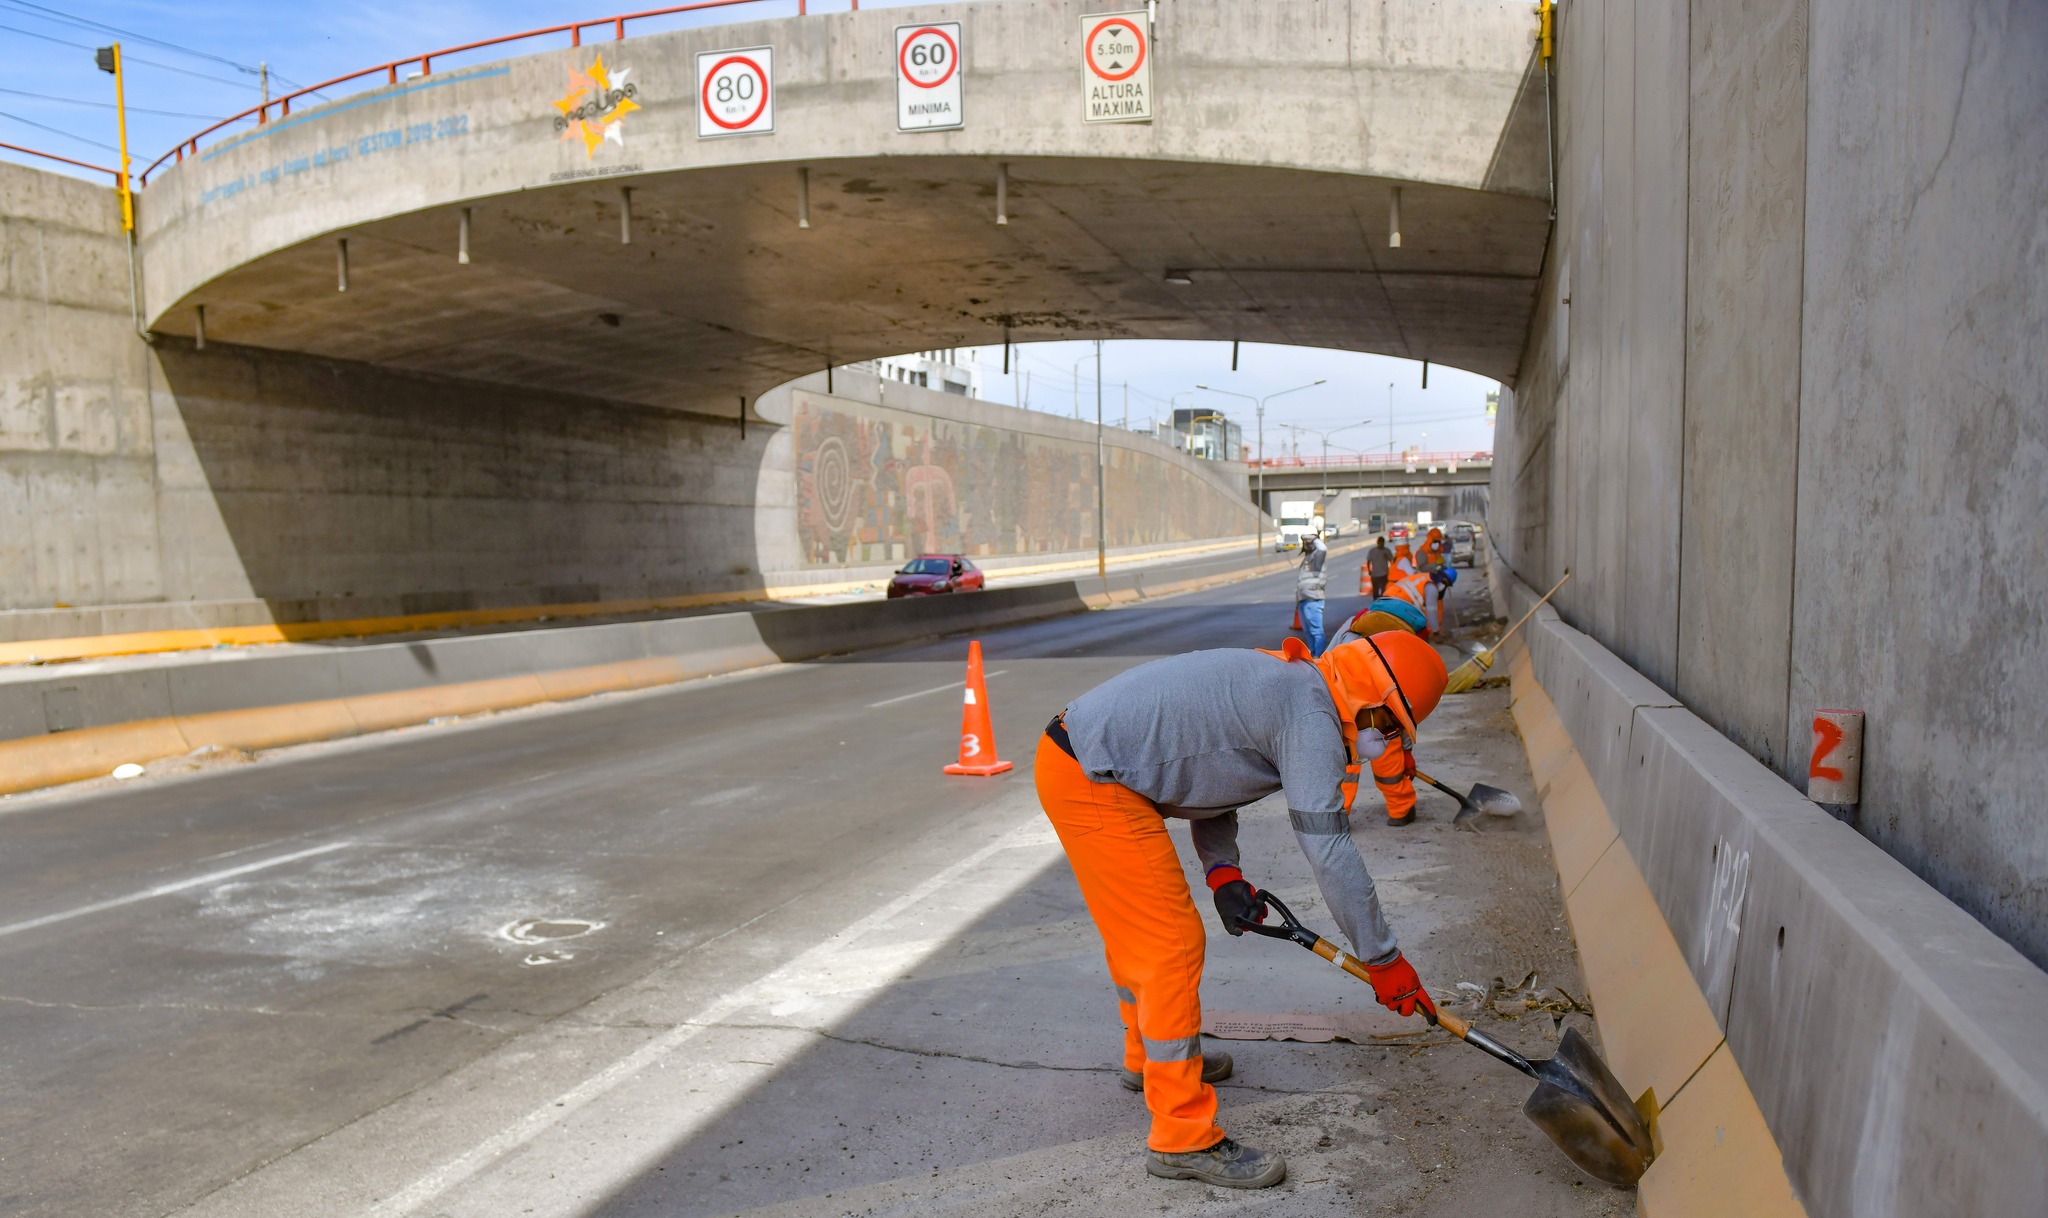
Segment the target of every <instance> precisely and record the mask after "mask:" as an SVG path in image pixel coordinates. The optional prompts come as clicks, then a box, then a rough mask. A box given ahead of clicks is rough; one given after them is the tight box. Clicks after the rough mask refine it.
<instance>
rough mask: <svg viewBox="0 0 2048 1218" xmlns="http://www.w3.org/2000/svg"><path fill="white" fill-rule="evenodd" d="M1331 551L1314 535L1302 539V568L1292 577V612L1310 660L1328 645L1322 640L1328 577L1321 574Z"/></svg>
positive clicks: (1321, 652) (1304, 536)
mask: <svg viewBox="0 0 2048 1218" xmlns="http://www.w3.org/2000/svg"><path fill="white" fill-rule="evenodd" d="M1329 556H1330V548H1329V547H1328V546H1326V545H1324V544H1323V539H1322V538H1320V537H1317V536H1316V535H1315V534H1314V533H1306V534H1303V535H1302V538H1301V568H1300V569H1299V570H1297V571H1296V572H1295V573H1294V611H1295V613H1296V614H1297V615H1298V616H1300V618H1301V633H1302V636H1303V637H1304V638H1305V639H1307V640H1308V653H1309V655H1311V656H1319V655H1321V654H1323V648H1324V647H1325V646H1326V645H1327V644H1326V641H1325V639H1324V637H1323V586H1324V585H1325V584H1327V583H1329V577H1328V576H1326V575H1324V574H1323V564H1324V563H1325V562H1327V561H1329Z"/></svg>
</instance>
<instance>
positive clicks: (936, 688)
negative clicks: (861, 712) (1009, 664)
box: [868, 668, 1010, 710]
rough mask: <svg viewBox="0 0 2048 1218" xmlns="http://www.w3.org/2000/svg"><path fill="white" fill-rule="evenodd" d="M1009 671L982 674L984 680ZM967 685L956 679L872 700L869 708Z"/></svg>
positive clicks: (998, 670)
mask: <svg viewBox="0 0 2048 1218" xmlns="http://www.w3.org/2000/svg"><path fill="white" fill-rule="evenodd" d="M1008 671H1010V670H1009V669H1007V668H998V669H996V670H995V671H994V672H991V673H985V674H983V676H982V680H984V681H986V680H988V679H989V678H990V677H1000V676H1002V675H1003V674H1004V673H1006V672H1008ZM966 685H967V682H965V681H955V682H953V683H952V684H950V685H938V686H934V687H932V688H931V689H920V690H918V691H917V692H916V693H914V694H898V695H896V696H895V697H893V698H884V699H882V700H881V701H880V702H870V703H868V709H869V710H873V709H875V708H876V707H878V706H888V705H890V704H891V703H895V702H908V701H910V700H911V699H912V698H922V697H924V696H925V695H926V694H942V693H945V692H946V691H947V690H949V689H962V688H965V687H966Z"/></svg>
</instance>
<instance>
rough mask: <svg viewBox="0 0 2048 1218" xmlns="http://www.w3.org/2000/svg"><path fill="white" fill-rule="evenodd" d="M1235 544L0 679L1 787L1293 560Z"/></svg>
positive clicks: (1053, 606)
mask: <svg viewBox="0 0 2048 1218" xmlns="http://www.w3.org/2000/svg"><path fill="white" fill-rule="evenodd" d="M1294 561H1295V560H1294V559H1292V558H1291V557H1290V558H1279V559H1268V558H1264V557H1262V558H1261V559H1260V560H1259V561H1257V562H1254V561H1251V560H1250V559H1249V558H1248V556H1246V555H1244V554H1243V553H1238V554H1234V555H1221V556H1216V557H1211V558H1207V559H1200V560H1196V561H1193V562H1188V563H1181V564H1175V565H1173V566H1171V567H1160V568H1150V569H1139V570H1131V571H1123V572H1113V573H1111V574H1110V576H1109V578H1108V579H1107V580H1097V579H1089V580H1086V581H1076V580H1063V581H1059V582H1055V583H1045V584H1027V585H1024V586H1021V587H1015V588H997V589H991V590H990V591H987V592H981V593H976V594H973V595H968V596H944V597H916V598H909V599H904V600H893V601H892V600H880V601H859V602H853V603H850V604H842V605H805V606H793V607H785V608H778V609H773V610H766V609H764V610H743V611H739V612H733V613H719V614H710V615H706V616H701V617H688V618H664V619H656V620H651V621H639V622H620V623H613V624H607V625H598V626H572V627H562V628H554V629H542V630H525V631H517V632H511V633H502V634H486V635H471V636H466V637H457V638H440V639H429V640H423V641H418V642H405V643H379V644H367V645H363V646H352V647H335V648H330V649H320V650H292V651H284V650H278V651H271V650H267V649H266V650H256V651H251V652H237V653H232V654H226V655H223V654H220V653H207V652H200V653H195V654H188V655H179V656H171V657H165V658H164V659H163V660H162V661H159V662H153V663H151V664H149V665H146V666H138V667H132V668H114V669H110V670H106V671H91V670H83V671H66V667H67V666H62V665H60V666H56V667H55V668H39V669H35V670H16V671H14V672H11V673H9V674H8V676H9V677H10V678H11V679H8V680H4V681H0V792H12V791H26V790H33V789H35V788H38V787H47V786H53V785H56V784H58V783H64V782H75V781H78V780H80V779H84V778H94V777H99V776H101V775H104V774H106V773H107V772H108V771H110V770H111V769H113V767H114V766H116V765H119V764H121V763H123V762H149V761H153V760H156V759H159V758H163V757H170V756H176V755H177V754H180V753H184V752H188V751H190V750H192V749H195V748H199V747H201V746H203V745H208V744H218V745H229V746H234V747H237V748H248V749H258V748H274V747H277V746H278V745H282V744H292V743H301V742H305V741H309V740H327V739H334V738H338V737H342V736H353V735H359V734H362V733H365V732H374V731H382V730H384V729H387V728H393V727H403V726H406V725H409V724H415V723H425V722H427V721H429V720H431V719H435V718H439V717H443V716H449V715H467V714H475V713H478V712H481V711H487V710H506V709H510V708H513V707H519V706H530V705H533V704H535V703H539V702H549V701H559V700H562V699H566V698H578V697H587V696H589V695H592V694H597V693H605V692H611V691H616V690H624V689H640V688H646V687H649V686H655V685H665V684H669V683H672V682H676V681H683V680H688V679H691V678H694V677H704V676H712V675H716V674H718V673H726V672H735V671H738V670H740V669H744V668H753V667H757V666H760V665H763V664H773V663H778V662H786V661H795V660H811V659H817V658H820V657H823V656H828V655H837V654H842V653H845V652H852V651H860V650H866V649H870V648H876V647H887V646H892V645H895V644H898V643H905V642H910V641H912V640H916V639H922V638H931V637H934V636H938V635H945V634H954V633H959V632H962V631H968V630H988V629H995V628H999V627H1003V626H1010V625H1015V624H1018V623H1020V622H1027V621H1033V620H1037V619H1040V618H1047V617H1057V616H1060V615H1062V614H1067V613H1078V612H1081V611H1084V610H1086V609H1089V608H1099V607H1103V606H1107V605H1111V604H1123V603H1129V602H1132V601H1137V600H1143V599H1147V598H1150V597H1157V596H1166V595H1171V594H1173V593H1177V592H1185V591H1191V590H1193V589H1196V588H1200V587H1206V586H1210V585H1213V584H1218V583H1226V582H1230V581H1234V580H1239V579H1246V578H1250V577H1252V576H1256V575H1263V574H1268V573H1271V572H1274V571H1278V570H1282V569H1285V568H1289V567H1292V566H1293V565H1294Z"/></svg>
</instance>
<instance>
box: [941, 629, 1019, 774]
mask: <svg viewBox="0 0 2048 1218" xmlns="http://www.w3.org/2000/svg"><path fill="white" fill-rule="evenodd" d="M1009 768H1010V763H1009V762H1007V761H999V760H997V759H996V726H995V723H994V722H993V721H991V720H990V719H989V717H988V681H987V680H986V679H984V678H983V677H982V675H981V640H980V639H976V640H974V641H973V642H971V643H969V644H967V700H966V702H965V703H964V704H963V705H962V706H961V708H960V760H959V761H958V762H957V763H956V764H953V765H949V766H947V767H946V773H948V774H979V775H980V776H982V777H983V778H987V777H988V776H989V775H991V774H1000V773H1002V772H1003V771H1004V770H1007V769H1009Z"/></svg>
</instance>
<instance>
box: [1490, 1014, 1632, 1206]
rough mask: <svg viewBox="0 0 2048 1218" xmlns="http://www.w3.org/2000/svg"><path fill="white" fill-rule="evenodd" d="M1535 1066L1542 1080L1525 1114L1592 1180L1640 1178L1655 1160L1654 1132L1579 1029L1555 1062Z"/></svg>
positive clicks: (1620, 1182)
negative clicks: (1651, 1141)
mask: <svg viewBox="0 0 2048 1218" xmlns="http://www.w3.org/2000/svg"><path fill="white" fill-rule="evenodd" d="M1535 1065H1536V1073H1537V1078H1538V1079H1539V1080H1540V1081H1539V1082H1538V1083H1537V1086H1536V1090H1535V1091H1534V1092H1532V1093H1530V1096H1529V1100H1528V1102H1527V1103H1525V1104H1523V1105H1522V1115H1524V1116H1526V1117H1528V1118H1529V1121H1530V1123H1532V1124H1534V1125H1535V1126H1536V1127H1537V1128H1538V1129H1541V1130H1542V1131H1543V1132H1544V1134H1545V1135H1547V1136H1548V1137H1549V1138H1550V1140H1551V1141H1552V1142H1555V1143H1556V1144H1557V1148H1558V1149H1559V1150H1561V1151H1563V1152H1564V1155H1565V1157H1566V1158H1567V1159H1570V1160H1571V1161H1572V1162H1573V1163H1574V1164H1576V1165H1577V1166H1578V1168H1579V1170H1581V1171H1583V1172H1585V1173H1586V1174H1587V1175H1589V1176H1592V1177H1593V1178H1594V1179H1596V1180H1604V1181H1606V1182H1607V1183H1609V1184H1613V1185H1617V1186H1619V1187H1622V1188H1628V1187H1632V1186H1633V1185H1634V1184H1635V1183H1636V1181H1638V1180H1640V1179H1642V1178H1643V1173H1644V1172H1645V1171H1647V1170H1649V1167H1650V1160H1651V1159H1652V1158H1654V1157H1655V1151H1654V1150H1653V1149H1652V1147H1651V1144H1650V1131H1649V1130H1648V1129H1646V1128H1645V1127H1644V1126H1643V1119H1642V1116H1641V1114H1640V1113H1638V1112H1637V1111H1636V1106H1635V1104H1634V1102H1633V1101H1631V1100H1630V1099H1629V1097H1628V1090H1627V1089H1626V1088H1624V1087H1623V1086H1622V1085H1621V1081H1620V1080H1619V1079H1617V1078H1615V1077H1614V1072H1613V1071H1611V1070H1609V1069H1608V1068H1607V1063H1606V1062H1603V1061H1601V1060H1600V1055H1599V1054H1597V1053H1595V1052H1594V1051H1593V1046H1592V1045H1590V1044H1588V1043H1587V1042H1586V1038H1585V1037H1583V1036H1581V1035H1579V1031H1578V1029H1577V1028H1569V1029H1567V1030H1566V1031H1565V1034H1564V1038H1563V1039H1562V1040H1561V1041H1560V1042H1559V1043H1558V1046H1557V1056H1556V1057H1553V1058H1551V1059H1550V1060H1549V1061H1545V1062H1537V1063H1535Z"/></svg>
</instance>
